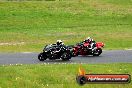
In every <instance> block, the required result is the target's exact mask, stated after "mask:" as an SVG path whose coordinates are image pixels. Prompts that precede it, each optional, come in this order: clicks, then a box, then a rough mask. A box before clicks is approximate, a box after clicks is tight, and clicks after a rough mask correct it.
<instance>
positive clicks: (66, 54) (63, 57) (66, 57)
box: [61, 52, 71, 61]
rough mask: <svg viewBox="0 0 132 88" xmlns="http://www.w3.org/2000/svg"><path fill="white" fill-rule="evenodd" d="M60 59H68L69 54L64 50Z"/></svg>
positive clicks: (69, 57)
mask: <svg viewBox="0 0 132 88" xmlns="http://www.w3.org/2000/svg"><path fill="white" fill-rule="evenodd" d="M61 59H62V60H63V61H69V59H71V54H70V53H66V52H65V53H63V54H62V56H61Z"/></svg>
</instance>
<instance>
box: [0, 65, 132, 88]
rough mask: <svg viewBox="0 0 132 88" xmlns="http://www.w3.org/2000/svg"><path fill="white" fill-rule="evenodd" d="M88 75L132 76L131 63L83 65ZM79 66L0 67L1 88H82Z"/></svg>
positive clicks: (108, 87)
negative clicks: (78, 77)
mask: <svg viewBox="0 0 132 88" xmlns="http://www.w3.org/2000/svg"><path fill="white" fill-rule="evenodd" d="M82 67H83V68H84V69H85V70H86V72H87V73H97V74H103V73H105V74H106V73H108V74H130V75H132V69H131V68H132V64H131V63H118V64H83V65H82ZM78 68H79V64H37V65H12V66H0V88H18V87H19V88H80V86H79V85H78V84H77V83H76V80H75V78H76V74H77V73H78ZM131 87H132V84H131V83H130V84H88V85H84V86H83V88H131Z"/></svg>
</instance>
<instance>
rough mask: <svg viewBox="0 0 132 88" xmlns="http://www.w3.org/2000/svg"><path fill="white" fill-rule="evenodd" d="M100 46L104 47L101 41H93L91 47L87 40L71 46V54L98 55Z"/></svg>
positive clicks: (100, 49)
mask: <svg viewBox="0 0 132 88" xmlns="http://www.w3.org/2000/svg"><path fill="white" fill-rule="evenodd" d="M102 47H104V43H102V42H96V43H94V44H93V47H92V48H91V45H90V44H89V43H88V42H84V43H78V44H76V46H74V47H73V53H72V55H73V56H78V55H93V56H99V55H100V54H101V53H102Z"/></svg>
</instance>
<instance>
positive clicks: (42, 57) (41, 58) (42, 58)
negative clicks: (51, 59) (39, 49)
mask: <svg viewBox="0 0 132 88" xmlns="http://www.w3.org/2000/svg"><path fill="white" fill-rule="evenodd" d="M38 59H39V60H40V61H44V60H46V59H47V57H46V56H44V54H43V53H40V54H39V55H38Z"/></svg>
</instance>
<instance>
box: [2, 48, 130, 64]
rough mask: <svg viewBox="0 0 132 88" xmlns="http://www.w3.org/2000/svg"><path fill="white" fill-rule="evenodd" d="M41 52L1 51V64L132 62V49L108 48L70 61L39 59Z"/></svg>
mask: <svg viewBox="0 0 132 88" xmlns="http://www.w3.org/2000/svg"><path fill="white" fill-rule="evenodd" d="M38 54H39V53H0V65H5V64H6V65H8V64H39V63H41V64H42V63H50V64H53V63H93V64H94V63H118V62H120V63H132V50H108V51H103V53H102V54H101V55H100V56H98V57H93V56H78V57H72V58H71V60H70V61H62V60H53V61H52V60H46V61H42V62H41V61H39V60H38V59H37V56H38Z"/></svg>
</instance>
